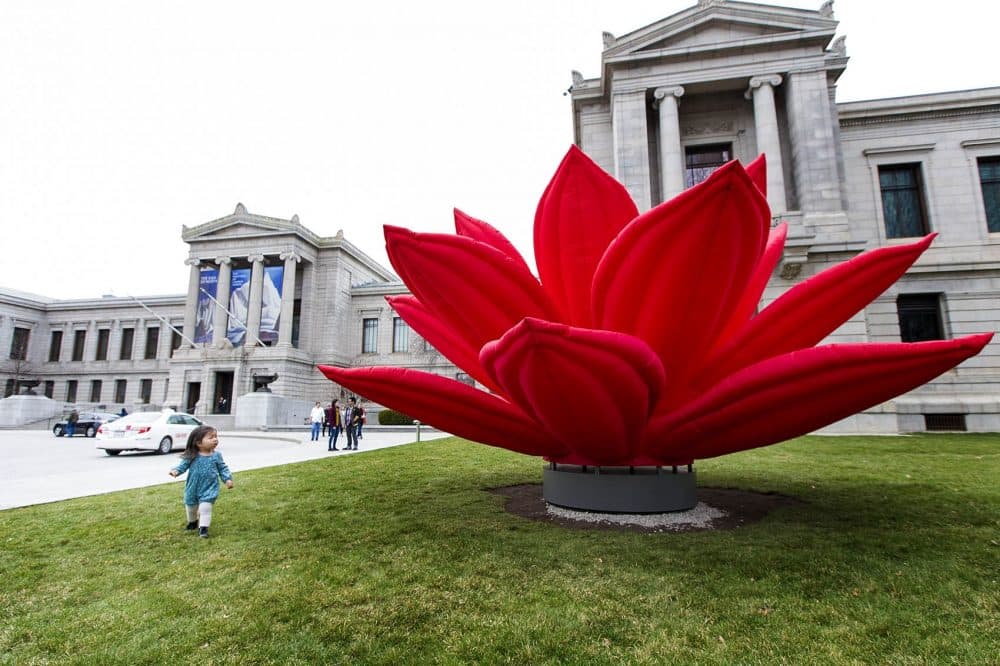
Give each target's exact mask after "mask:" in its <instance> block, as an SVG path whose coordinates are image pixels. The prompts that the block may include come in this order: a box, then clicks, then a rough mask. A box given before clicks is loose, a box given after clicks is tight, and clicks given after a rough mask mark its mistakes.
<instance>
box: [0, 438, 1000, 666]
mask: <svg viewBox="0 0 1000 666" xmlns="http://www.w3.org/2000/svg"><path fill="white" fill-rule="evenodd" d="M540 470H541V464H540V462H539V461H538V460H536V459H531V458H527V457H523V456H518V455H516V454H511V453H508V452H505V451H501V450H498V449H493V448H489V447H485V446H479V445H474V444H471V443H468V442H465V441H463V440H458V439H448V440H439V441H435V442H429V443H424V444H414V445H410V446H406V447H399V448H393V449H385V450H381V451H376V452H371V453H366V454H363V455H357V456H347V457H339V458H330V459H325V460H320V461H314V462H309V463H301V464H296V465H288V466H285V467H280V468H272V469H265V470H257V471H251V472H243V473H240V474H238V475H237V478H236V481H237V488H236V490H233V491H231V492H224V494H223V496H222V497H221V498H220V501H219V503H218V504H217V506H216V512H215V524H214V525H213V526H212V538H211V539H208V540H204V539H198V538H197V537H195V536H192V535H191V534H190V533H185V532H184V531H183V530H182V527H183V523H184V516H183V507H182V505H181V497H180V489H179V487H178V486H176V485H174V486H160V487H154V488H146V489H140V490H132V491H125V492H119V493H114V494H111V495H105V496H101V497H94V498H84V499H79V500H72V501H67V502H60V503H56V504H49V505H44V506H37V507H29V508H24V509H14V510H9V511H4V512H0V663H4V664H8V663H10V664H32V663H58V664H66V663H69V664H73V663H78V664H91V663H101V664H105V663H108V664H112V663H120V664H142V663H147V664H158V663H165V662H167V661H170V662H172V663H199V664H230V663H231V664H236V663H291V664H296V663H298V664H315V663H370V664H400V663H445V664H447V663H515V664H537V663H566V664H578V663H584V664H585V663H595V664H597V663H610V662H614V663H621V662H628V663H699V664H713V663H718V664H732V663H743V664H774V663H790V664H801V663H838V664H839V663H848V664H849V663H859V664H860V663H874V662H878V663H901V664H924V663H926V664H939V663H962V664H976V663H983V664H986V663H997V661H996V659H997V657H996V652H995V651H996V647H997V645H998V644H1000V628H998V616H1000V601H998V585H997V582H998V577H1000V556H998V555H1000V530H998V527H1000V522H998V520H1000V512H998V509H1000V483H998V482H1000V436H997V435H982V436H979V435H964V436H958V435H955V436H951V435H949V436H919V437H907V438H861V437H841V438H818V437H807V438H802V439H798V440H794V441H792V442H788V443H785V444H782V445H779V446H775V447H770V448H767V449H761V450H757V451H751V452H746V453H742V454H737V455H732V456H727V457H724V458H720V459H714V460H708V461H702V462H700V463H699V464H698V471H699V483H700V485H703V486H727V487H740V488H746V489H755V490H760V491H775V492H780V493H784V494H788V495H793V496H796V497H798V498H800V499H801V500H803V501H802V503H801V504H798V505H797V506H795V507H792V508H787V509H782V510H779V511H776V512H774V513H772V514H771V515H770V516H769V517H768V518H766V519H765V520H764V521H763V522H760V523H757V524H755V525H750V526H746V527H742V528H740V529H737V530H734V531H729V532H721V531H716V532H699V533H687V534H671V533H660V534H636V533H616V532H605V531H585V530H568V529H563V528H559V527H555V526H552V525H549V524H545V523H538V522H531V521H527V520H524V519H521V518H519V517H517V516H514V515H510V514H508V513H506V512H504V511H503V510H502V504H503V499H502V498H501V497H498V496H496V495H494V494H492V493H488V492H484V490H483V489H484V488H488V487H495V486H502V485H508V484H515V483H524V482H532V481H537V480H539V479H540V476H541V472H540Z"/></svg>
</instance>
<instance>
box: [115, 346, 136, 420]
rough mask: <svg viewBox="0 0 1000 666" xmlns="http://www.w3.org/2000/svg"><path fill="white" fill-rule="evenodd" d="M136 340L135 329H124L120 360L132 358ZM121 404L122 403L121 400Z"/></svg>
mask: <svg viewBox="0 0 1000 666" xmlns="http://www.w3.org/2000/svg"><path fill="white" fill-rule="evenodd" d="M133 340H135V329H134V328H123V329H122V347H121V353H120V354H118V358H119V359H120V360H122V361H128V360H131V358H132V341H133ZM119 402H121V401H120V400H119Z"/></svg>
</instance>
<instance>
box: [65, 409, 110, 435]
mask: <svg viewBox="0 0 1000 666" xmlns="http://www.w3.org/2000/svg"><path fill="white" fill-rule="evenodd" d="M117 418H118V415H117V414H108V413H106V412H80V416H79V417H78V418H77V420H76V428H74V429H73V434H74V435H84V436H86V437H94V436H95V435H97V429H98V428H100V427H101V424H102V423H109V422H111V421H114V420H115V419H117ZM52 434H53V435H55V436H56V437H62V436H63V435H65V434H66V419H63V420H61V421H59V422H58V423H56V424H55V425H54V426H52Z"/></svg>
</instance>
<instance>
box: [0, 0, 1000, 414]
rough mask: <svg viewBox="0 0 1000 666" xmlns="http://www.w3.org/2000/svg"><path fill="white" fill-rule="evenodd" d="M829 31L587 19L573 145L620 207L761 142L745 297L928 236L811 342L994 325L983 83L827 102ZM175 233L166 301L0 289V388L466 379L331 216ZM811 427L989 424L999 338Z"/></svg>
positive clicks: (843, 62) (198, 391) (288, 387)
mask: <svg viewBox="0 0 1000 666" xmlns="http://www.w3.org/2000/svg"><path fill="white" fill-rule="evenodd" d="M836 31H837V21H836V20H835V18H834V14H833V3H832V2H825V3H823V4H822V6H820V7H819V9H817V10H804V9H791V8H785V7H776V6H771V5H760V4H752V3H745V2H730V1H727V0H702V1H700V2H698V4H696V5H695V6H692V7H690V8H688V9H686V10H684V11H681V12H679V13H677V14H674V15H672V16H669V17H667V18H665V19H663V20H661V21H658V22H656V23H653V24H651V25H648V26H645V27H642V28H639V29H638V30H635V31H634V32H631V33H629V34H626V35H622V36H618V37H616V36H614V35H612V34H609V33H605V35H604V51H603V53H602V57H601V69H600V72H597V73H596V74H597V75H596V76H595V77H594V78H586V77H584V76H583V75H582V74H580V73H578V72H573V84H572V87H571V88H570V94H571V99H572V123H573V129H574V133H575V141H576V143H577V145H579V146H580V148H581V149H583V150H584V151H585V152H586V153H587V154H588V155H590V156H591V157H592V158H593V159H594V160H595V161H596V162H597V163H598V164H600V165H601V166H602V167H603V168H604V169H605V170H607V171H608V172H609V173H611V174H613V175H614V176H615V177H616V178H618V179H619V180H620V181H621V182H622V183H624V185H625V186H626V187H627V188H628V190H629V192H631V194H632V196H633V198H634V199H635V201H636V203H637V205H638V206H639V209H640V211H642V210H646V209H648V208H650V207H652V206H655V205H657V204H659V203H660V202H662V201H665V200H666V199H668V198H670V197H671V196H673V195H675V194H677V193H679V192H680V191H682V190H683V189H684V188H686V187H689V186H691V185H693V184H695V183H698V182H700V181H701V180H703V179H704V178H705V177H706V176H707V175H708V174H709V173H711V171H712V170H714V169H715V168H717V167H718V166H720V165H722V164H723V163H725V162H726V161H728V160H731V159H739V160H742V161H743V162H744V163H746V162H749V161H750V160H752V159H753V158H754V157H756V156H757V155H758V154H759V153H762V152H763V153H766V154H767V160H768V183H767V185H768V200H769V202H770V204H771V209H772V213H773V215H774V220H775V223H778V222H779V221H786V222H787V223H788V224H789V238H788V243H787V245H786V248H785V254H784V258H783V261H782V262H781V264H780V265H779V268H778V269H777V270H776V271H775V274H774V276H773V277H772V279H771V281H770V283H769V285H768V289H767V291H766V293H765V296H764V302H763V303H762V304H761V305H762V306H764V305H766V303H767V302H770V301H772V300H773V299H774V298H776V297H777V296H778V295H780V294H781V293H783V292H784V291H785V290H787V289H788V288H789V287H791V286H792V285H794V284H796V283H798V282H800V281H802V280H805V279H807V278H808V277H810V276H811V275H814V274H816V273H817V272H819V271H821V270H823V269H825V268H827V267H829V266H831V265H833V264H836V263H840V262H843V261H845V260H847V259H850V258H851V257H853V256H855V255H857V254H858V253H859V252H862V251H865V250H869V249H872V248H877V247H883V246H887V245H893V244H899V243H906V242H912V241H913V240H915V239H917V238H919V237H922V236H924V235H926V234H928V233H932V232H933V233H937V238H936V240H935V241H934V244H933V245H932V246H931V248H930V249H929V250H928V251H927V252H926V253H925V254H924V255H923V256H922V257H921V259H920V260H919V261H918V262H917V263H916V264H915V265H914V266H913V267H912V268H911V269H910V270H909V271H908V272H907V274H906V275H904V276H903V278H901V279H900V280H899V281H898V282H897V283H896V285H894V286H893V287H892V288H891V289H890V290H889V291H888V292H886V293H885V294H883V295H882V296H881V297H880V298H878V299H877V300H876V301H875V302H874V303H872V304H871V305H870V306H869V307H867V308H865V309H864V310H863V311H862V312H860V313H858V314H857V315H856V316H855V317H854V318H853V319H852V320H851V321H850V322H848V323H847V324H846V325H844V326H843V327H841V328H840V329H839V330H838V331H836V332H835V333H834V334H833V335H831V336H830V338H829V339H828V342H855V341H869V342H880V341H884V342H898V341H900V340H902V341H919V340H931V339H941V338H951V337H957V336H962V335H966V334H970V333H977V332H985V331H997V330H1000V87H993V88H983V89H978V90H963V91H953V92H941V93H934V94H923V95H915V96H912V97H899V98H892V99H877V100H867V101H861V102H848V103H838V102H837V101H836V91H837V80H838V79H839V77H840V76H841V75H842V74H843V73H844V71H845V69H846V67H847V66H848V55H847V49H846V42H845V38H844V37H842V36H840V37H838V36H837V34H836ZM946 59H947V54H942V60H946ZM942 64H946V63H945V62H943V63H942ZM853 66H859V67H864V66H865V63H861V62H859V63H855V64H854V65H853ZM901 66H905V61H901ZM984 83H988V82H984ZM541 185H543V184H541ZM541 185H540V189H541ZM182 238H183V240H184V241H185V242H186V243H187V244H188V247H189V256H190V258H189V259H188V264H189V265H190V279H189V282H188V285H187V289H186V291H185V293H183V294H179V295H177V296H167V297H153V298H148V299H142V300H141V302H137V301H134V300H132V299H128V298H114V297H104V298H95V299H88V300H72V301H58V300H53V299H48V298H44V297H40V296H35V295H30V294H23V293H19V292H14V291H11V290H7V289H0V354H2V357H3V359H2V364H0V373H2V376H3V377H4V379H5V381H6V384H5V395H9V394H10V393H12V392H14V391H15V389H16V387H17V385H18V382H19V381H20V380H21V379H22V378H30V379H38V380H41V385H40V387H39V388H40V389H41V391H40V392H44V393H45V395H48V396H50V397H52V398H54V399H55V400H57V401H61V402H63V403H66V404H67V405H69V404H74V405H78V406H81V407H82V406H92V405H93V406H96V405H103V406H106V407H107V408H108V409H112V410H114V411H117V410H118V409H120V408H121V407H122V406H125V407H126V408H127V409H129V410H130V411H131V410H132V409H136V408H140V407H141V406H143V405H150V406H159V405H172V406H177V407H179V408H181V409H187V410H193V411H194V412H195V413H197V414H202V415H204V414H218V418H219V419H222V420H221V424H225V423H226V421H225V419H226V418H227V417H229V418H231V417H232V414H231V412H232V411H233V405H234V404H235V403H236V400H237V399H238V398H239V396H241V395H244V394H246V393H250V392H252V391H254V389H255V388H257V387H258V386H260V385H261V384H263V383H266V381H268V378H270V377H271V376H273V375H277V378H276V379H274V381H273V383H271V385H270V388H271V390H273V391H274V393H275V394H279V395H282V396H285V397H286V398H287V399H289V400H290V401H292V402H294V403H295V405H300V406H302V409H303V410H304V411H303V412H302V413H301V414H300V413H299V407H295V408H290V411H289V412H288V413H287V414H286V418H287V419H289V422H297V423H301V419H300V417H301V416H304V415H305V414H306V413H308V406H309V405H311V404H312V402H313V401H314V400H320V399H323V400H326V399H329V398H330V397H339V396H340V393H339V392H338V391H339V389H338V387H336V386H333V385H331V384H330V382H328V381H327V380H326V379H325V378H323V377H322V376H321V375H320V373H319V372H318V371H316V370H315V365H316V364H317V363H324V364H331V365H341V366H364V365H398V366H405V367H412V368H418V369H422V370H427V371H431V372H435V373H440V374H447V375H450V376H453V377H457V378H459V379H465V380H468V378H467V377H465V376H464V375H462V373H460V372H459V371H458V370H457V369H456V368H455V367H454V366H452V365H451V364H450V363H449V362H448V361H447V360H446V359H444V358H443V357H441V356H440V354H438V353H436V352H435V350H434V349H433V348H431V347H429V346H428V345H427V344H426V343H425V342H424V341H423V340H421V339H420V338H419V337H418V336H417V335H416V334H415V333H414V332H413V331H411V330H409V328H408V327H407V325H406V323H405V322H403V321H402V320H401V319H400V318H398V317H397V316H395V314H394V313H393V312H392V310H391V309H390V308H389V307H388V305H387V304H386V302H385V300H384V297H385V296H386V295H391V294H400V293H405V287H404V286H403V285H402V284H401V283H400V282H399V281H398V279H397V278H396V276H395V275H393V274H392V273H391V272H390V271H389V270H388V269H387V268H386V267H384V266H381V265H379V264H378V263H376V262H375V261H373V260H372V259H371V258H370V257H368V256H367V255H366V254H365V253H364V252H362V251H361V250H360V249H358V248H357V247H355V246H354V245H352V244H351V243H350V242H349V241H348V240H347V239H346V238H345V237H344V235H343V233H341V232H338V233H337V235H336V236H334V237H321V236H317V235H316V234H314V233H313V232H312V231H310V230H309V229H307V228H306V227H304V226H303V225H302V224H300V223H299V221H298V219H297V218H295V217H293V218H292V219H291V220H283V219H277V218H271V217H265V216H262V215H256V214H251V213H249V212H248V211H247V210H246V209H245V208H244V207H243V206H242V205H239V206H237V207H236V210H235V211H234V212H233V213H232V214H231V215H227V216H225V217H222V218H219V219H217V220H214V221H211V222H207V223H204V224H200V225H198V226H194V227H185V228H184V229H183V231H182ZM181 288H182V285H178V289H181ZM664 317H665V318H670V319H680V320H682V319H683V313H664ZM295 419H299V420H298V421H295ZM237 420H238V419H237ZM828 430H831V431H842V432H899V431H902V432H913V431H924V430H972V431H1000V341H997V340H995V341H993V342H992V343H991V344H990V345H988V346H987V347H986V349H985V350H984V351H983V352H982V353H981V354H980V355H979V356H977V357H974V358H972V359H970V360H968V361H966V362H965V363H963V364H962V365H961V366H959V367H957V368H955V369H954V370H951V371H949V372H947V373H945V374H944V375H942V376H941V377H939V378H938V379H936V380H934V381H933V382H931V383H929V384H928V385H926V386H924V387H921V388H919V389H917V390H915V391H912V392H911V393H908V394H906V395H903V396H900V397H899V398H897V399H895V400H892V401H890V402H887V403H885V404H882V405H879V406H877V407H875V408H873V409H871V410H869V411H867V412H865V413H863V414H860V415H858V416H856V417H852V418H850V419H847V420H845V421H842V422H840V423H838V424H835V425H834V426H831V427H830V428H829V429H828Z"/></svg>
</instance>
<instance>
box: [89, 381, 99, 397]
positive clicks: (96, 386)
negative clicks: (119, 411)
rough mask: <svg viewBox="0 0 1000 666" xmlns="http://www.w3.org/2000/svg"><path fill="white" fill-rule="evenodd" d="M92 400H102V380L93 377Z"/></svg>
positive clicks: (91, 385)
mask: <svg viewBox="0 0 1000 666" xmlns="http://www.w3.org/2000/svg"><path fill="white" fill-rule="evenodd" d="M90 401H91V402H100V401H101V380H100V379H92V380H90Z"/></svg>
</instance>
